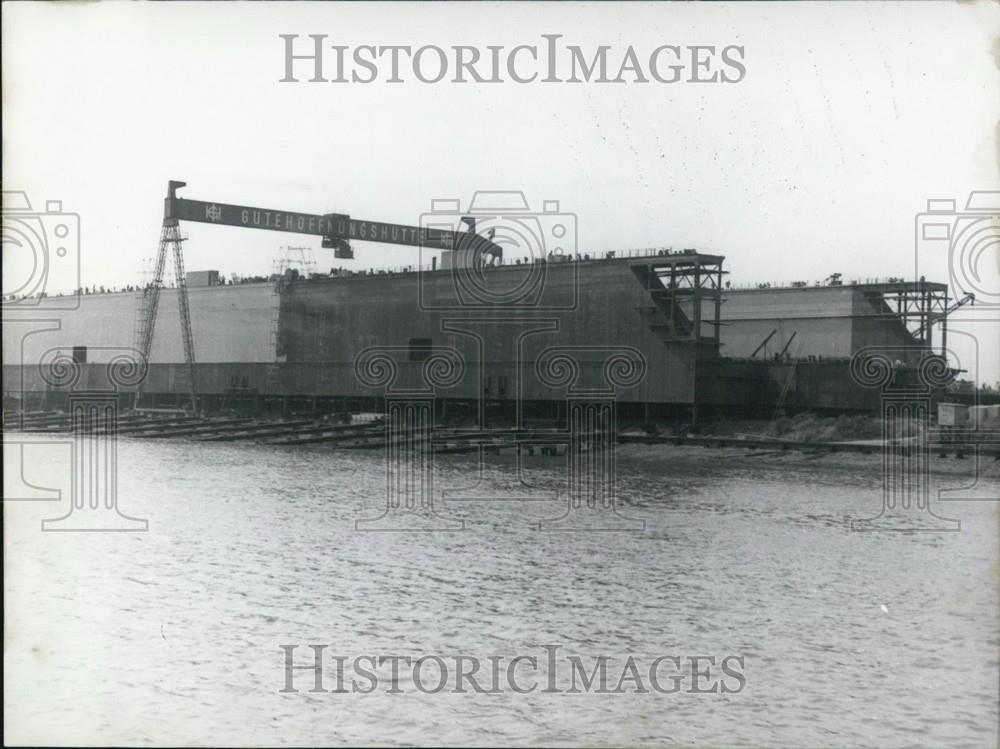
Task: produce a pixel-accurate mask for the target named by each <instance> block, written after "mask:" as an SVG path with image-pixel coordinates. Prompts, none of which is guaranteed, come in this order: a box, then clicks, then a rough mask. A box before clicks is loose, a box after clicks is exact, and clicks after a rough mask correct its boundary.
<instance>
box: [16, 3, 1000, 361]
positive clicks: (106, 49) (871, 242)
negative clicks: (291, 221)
mask: <svg viewBox="0 0 1000 749" xmlns="http://www.w3.org/2000/svg"><path fill="white" fill-rule="evenodd" d="M998 22H1000V11H998V6H997V4H996V3H986V2H981V3H963V4H955V3H907V4H885V5H882V4H873V3H864V4H861V3H859V4H846V3H839V4H836V5H835V6H834V5H827V4H821V3H801V4H800V3H796V4H776V5H767V4H736V5H726V4H711V5H704V4H698V5H688V4H685V5H672V4H671V5H667V4H664V5H638V4H628V5H611V4H600V5H596V4H595V5H571V4H538V5H536V4H532V5H528V4H518V5H513V6H502V7H501V6H498V5H489V4H480V3H477V4H472V5H458V4H447V5H438V6H427V5H421V6H416V5H408V4H391V5H384V6H379V5H375V4H367V3H366V4H360V5H344V4H337V5H318V4H302V5H288V4H276V3H275V4H272V3H262V4H218V5H216V4H191V5H180V4H175V3H170V4H156V5H147V4H124V3H99V4H98V3H73V4H68V3H67V4H22V3H5V4H4V6H3V97H4V101H3V104H4V133H3V138H4V143H3V148H4V153H3V155H4V167H3V170H4V174H3V178H4V189H5V190H25V191H27V192H28V194H29V197H30V200H31V201H32V202H33V205H34V207H35V208H44V201H45V200H52V199H57V200H62V201H63V210H64V211H67V212H72V213H77V214H79V216H80V220H81V232H82V233H81V257H82V263H83V278H82V283H83V284H84V285H97V284H103V285H105V286H113V285H124V284H128V283H133V282H135V281H136V279H137V278H138V271H139V268H140V265H141V260H142V259H143V258H146V257H150V256H151V255H153V254H154V252H155V249H156V242H157V238H158V232H159V224H160V219H161V216H162V199H163V196H164V192H165V187H166V182H167V180H168V179H181V180H184V181H186V182H188V184H189V187H187V188H186V189H185V191H184V193H183V194H185V195H187V196H189V197H192V198H199V199H204V200H211V201H220V202H230V203H240V204H249V205H256V206H264V207H268V208H279V209H288V210H295V211H302V212H317V213H320V212H326V211H331V210H339V211H344V212H348V213H350V214H351V215H352V216H353V217H357V218H364V219H373V220H383V221H393V222H398V223H417V222H418V221H419V217H420V214H421V213H422V212H424V211H427V210H428V209H429V208H430V201H431V200H432V199H435V198H460V199H462V200H463V201H466V200H468V199H469V198H470V197H471V195H472V194H473V193H474V192H475V191H476V190H491V189H518V190H523V191H524V192H525V194H526V196H527V198H528V200H529V202H530V203H531V204H532V206H537V207H539V208H540V207H541V202H542V201H543V200H553V199H554V200H559V201H560V203H561V208H562V210H564V211H567V212H572V213H575V214H576V215H577V217H578V238H577V242H578V247H579V249H580V251H581V252H594V251H604V250H608V249H627V248H637V247H648V246H664V245H667V246H674V247H678V248H679V247H694V248H697V249H700V250H703V251H707V252H713V253H720V254H723V255H725V256H726V258H727V267H728V269H729V270H730V271H731V274H732V275H731V276H730V278H731V280H732V281H733V282H734V283H750V282H759V281H772V282H773V281H790V280H797V279H802V280H808V281H810V282H811V281H813V280H817V279H822V278H824V277H826V276H828V275H829V274H830V273H832V272H841V273H843V274H844V276H845V279H847V280H849V279H851V278H864V277H869V276H905V277H907V278H913V277H914V276H915V275H918V274H925V275H927V277H928V278H929V279H934V280H938V279H940V280H947V269H946V265H945V261H944V256H943V254H939V255H937V256H932V257H928V258H926V259H923V260H921V264H920V265H919V268H915V264H914V217H915V214H917V213H918V212H920V211H921V210H923V208H924V205H925V202H926V200H927V199H928V198H942V197H944V198H949V197H950V198H955V199H957V200H958V201H959V207H960V208H961V207H964V204H965V199H966V197H967V195H968V193H969V191H970V190H973V189H980V190H982V189H994V190H995V189H998V187H1000V184H998V158H997V145H996V137H997V123H998V121H1000V97H998V90H1000V87H998V84H1000V80H998V68H997V63H998V59H1000V54H998V52H997V47H996V46H995V42H994V41H993V37H994V35H995V34H996V32H997V30H998V27H1000V23H998ZM279 34H302V35H305V34H327V35H329V39H328V42H329V43H331V44H334V43H336V44H342V45H347V46H350V47H354V46H357V45H363V44H372V45H411V46H413V47H417V46H421V45H425V44H436V45H439V46H441V47H444V48H448V47H451V46H453V45H473V46H478V47H482V48H485V46H486V45H504V46H505V47H507V48H510V47H513V46H516V45H519V44H531V45H541V44H542V43H543V40H542V38H541V35H542V34H562V35H563V39H562V40H561V41H562V43H563V44H577V45H580V46H581V47H583V48H584V49H585V50H588V51H590V52H592V51H593V50H595V49H596V48H597V47H598V46H599V45H610V47H611V50H610V52H609V59H612V60H616V61H617V60H620V59H621V56H622V54H624V51H625V50H626V49H627V47H628V46H629V45H632V46H633V47H634V48H636V49H637V50H643V51H645V54H646V55H647V56H648V54H649V51H650V50H652V49H654V48H656V47H659V46H661V45H664V44H672V45H680V46H685V45H715V46H717V47H723V46H726V45H739V46H742V47H743V48H744V59H743V62H744V64H745V67H746V75H745V77H744V78H743V80H742V81H740V82H739V83H735V84H691V83H675V84H661V83H656V82H652V83H648V84H635V83H630V84H626V85H620V84H600V83H593V82H591V83H582V84H566V83H564V84H542V83H537V82H536V83H531V84H518V83H515V82H513V81H509V80H508V81H506V82H504V83H499V84H488V83H484V84H477V83H467V84H456V83H450V82H441V83H437V84H424V83H420V82H418V81H415V80H413V79H412V76H410V79H409V80H408V82H406V83H403V84H388V83H385V82H384V80H378V81H376V82H374V83H370V84H363V83H305V82H302V83H280V82H279V79H280V78H281V77H282V76H283V74H284V60H283V54H284V47H283V42H282V40H281V39H280V38H279V36H278V35H279ZM640 56H641V55H640ZM307 67H308V65H306V66H303V67H301V68H296V69H297V70H300V69H301V70H302V71H303V75H302V77H303V78H305V77H308V76H307V74H306V68H307ZM187 230H188V231H189V233H190V236H191V241H190V242H188V243H187V245H186V260H187V266H188V269H189V270H197V269H206V268H217V269H219V270H220V271H221V272H223V273H224V274H227V275H228V274H231V273H234V272H235V273H239V274H242V275H256V274H266V273H268V272H269V271H270V269H271V266H272V261H273V259H274V258H275V256H276V255H277V253H278V250H279V248H280V247H281V246H283V245H287V244H294V245H309V246H312V247H314V248H315V257H316V260H317V264H318V266H319V268H321V269H327V268H329V267H331V266H332V265H334V264H335V261H334V258H333V256H332V251H330V250H322V249H320V248H319V241H318V239H316V238H310V237H304V236H296V235H285V234H279V233H272V232H254V231H243V230H238V229H223V228H219V227H211V226H200V225H192V226H190V227H188V228H187ZM356 250H357V259H356V260H354V261H348V262H347V263H340V264H343V265H347V266H348V267H356V268H367V267H369V266H373V265H404V264H408V263H412V262H414V261H415V259H416V250H411V249H409V248H404V247H393V246H387V245H363V244H360V243H359V244H357V245H356ZM9 263H10V261H9V259H8V258H7V257H6V256H5V258H4V272H5V275H7V274H8V273H10V272H12V271H15V270H16V269H12V268H10V267H9ZM991 272H997V269H996V267H995V265H994V266H992V269H991ZM53 273H54V277H53V281H52V287H53V289H55V288H56V287H58V286H59V285H60V284H62V285H64V286H66V287H71V286H74V285H75V284H73V283H72V279H69V278H63V277H61V276H59V275H58V274H57V273H56V271H53ZM8 287H9V284H7V283H6V282H5V284H4V288H5V291H6V290H7V289H8ZM992 288H993V289H996V288H997V283H996V278H994V279H993V281H992ZM996 316H997V317H1000V314H998V315H996ZM976 330H977V331H984V330H985V328H977V329H976ZM990 330H991V331H993V332H991V333H990V334H989V336H990V337H991V338H992V339H993V340H988V341H987V342H986V343H987V345H986V354H985V369H986V372H987V373H986V374H985V375H984V376H985V377H986V378H987V379H996V378H997V377H998V374H997V372H998V371H1000V354H998V351H997V349H998V348H1000V346H998V344H997V342H996V337H997V334H996V333H995V331H997V328H996V327H993V328H991V329H990ZM980 337H981V333H980Z"/></svg>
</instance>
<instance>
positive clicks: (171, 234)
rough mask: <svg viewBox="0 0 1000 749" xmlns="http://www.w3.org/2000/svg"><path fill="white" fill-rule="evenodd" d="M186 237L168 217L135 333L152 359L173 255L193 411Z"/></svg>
mask: <svg viewBox="0 0 1000 749" xmlns="http://www.w3.org/2000/svg"><path fill="white" fill-rule="evenodd" d="M186 239H187V237H184V236H182V235H181V231H180V224H179V222H178V221H177V219H175V218H165V219H164V220H163V227H162V228H161V229H160V245H159V247H158V248H157V251H156V264H155V266H154V270H153V278H152V279H151V280H150V282H149V283H148V284H146V286H145V288H143V289H142V290H141V292H140V293H141V294H142V296H141V297H140V301H139V325H138V328H137V332H136V348H137V349H138V350H139V351H140V353H141V354H142V356H143V361H146V362H148V361H149V353H150V351H151V350H152V347H153V333H154V331H155V330H156V312H157V309H158V307H159V304H160V291H161V290H162V288H163V270H164V266H165V265H166V261H167V253H168V252H172V253H173V257H174V281H175V283H176V285H177V310H178V312H179V314H180V323H181V340H182V342H183V344H184V363H185V367H184V370H183V371H184V373H185V375H186V378H187V382H186V383H185V384H186V385H187V391H188V393H189V394H190V398H191V411H192V412H193V413H196V412H197V411H198V388H197V383H196V381H195V374H194V337H193V335H192V334H191V310H190V307H189V306H188V294H187V278H186V276H185V274H184V251H183V248H182V243H183V242H184V241H185V240H186ZM141 388H142V385H141V384H140V385H139V387H138V388H137V389H136V393H135V405H136V406H138V405H139V397H140V395H141V394H142V390H141Z"/></svg>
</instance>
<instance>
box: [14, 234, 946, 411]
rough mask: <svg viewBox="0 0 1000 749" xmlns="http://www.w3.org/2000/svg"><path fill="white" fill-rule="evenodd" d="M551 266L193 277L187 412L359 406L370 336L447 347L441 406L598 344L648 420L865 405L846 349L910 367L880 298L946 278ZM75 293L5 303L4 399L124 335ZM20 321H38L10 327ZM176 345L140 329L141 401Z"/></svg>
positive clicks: (118, 308)
mask: <svg viewBox="0 0 1000 749" xmlns="http://www.w3.org/2000/svg"><path fill="white" fill-rule="evenodd" d="M557 260H558V259H552V260H550V261H549V262H544V263H543V262H535V263H531V264H527V263H525V264H508V265H501V266H498V267H492V268H485V269H483V268H473V267H469V268H464V269H463V268H461V267H459V266H458V265H457V264H455V263H451V264H450V265H451V267H449V268H445V269H442V268H437V269H434V270H422V271H413V272H404V273H379V272H374V273H363V274H347V273H342V274H339V275H332V276H328V277H321V278H312V279H308V280H306V279H292V278H291V277H288V278H285V279H282V280H280V281H277V282H269V283H260V284H243V285H226V286H206V287H191V288H189V289H188V297H189V306H190V319H191V329H192V335H193V341H194V356H193V359H194V361H195V362H196V364H194V368H195V376H196V378H197V382H198V388H199V397H200V398H201V400H202V406H203V407H205V408H209V409H213V408H224V407H230V406H232V405H233V404H236V403H239V404H242V406H243V407H252V408H255V409H257V410H258V411H260V410H264V409H268V410H272V411H273V410H274V409H281V408H284V409H286V410H287V409H288V408H296V407H304V406H307V405H311V406H312V407H316V408H320V409H322V408H323V407H324V404H332V406H331V407H340V406H343V405H344V404H345V403H347V404H354V406H355V407H360V404H364V403H370V404H374V403H376V402H377V401H378V399H379V398H380V397H382V396H384V394H385V393H384V388H382V387H381V386H378V385H373V384H371V380H370V378H365V377H364V376H363V373H362V375H361V376H359V371H358V366H359V361H360V360H361V359H363V357H364V356H365V355H366V353H367V352H371V351H372V350H374V349H378V348H382V349H388V350H390V351H391V353H392V357H393V359H394V362H395V364H394V366H396V367H397V368H398V370H399V372H398V379H397V386H399V384H400V383H401V384H403V385H405V384H406V383H411V384H412V385H413V386H414V387H416V386H417V383H418V380H419V378H420V376H421V373H422V372H423V368H424V365H425V362H426V361H427V359H428V358H429V357H430V356H431V355H432V354H433V353H434V352H436V351H449V352H455V354H456V355H457V356H458V358H459V359H460V360H461V365H462V368H463V373H462V376H461V377H460V378H458V380H457V381H455V382H450V383H449V384H448V386H447V387H440V388H437V392H436V396H437V397H438V398H439V399H441V400H442V402H449V401H450V402H467V403H476V402H479V403H483V402H485V403H488V404H494V405H497V404H501V405H502V404H505V403H514V402H517V403H523V404H545V403H558V402H561V401H563V400H564V399H565V397H566V388H565V387H564V386H563V385H553V384H552V382H551V378H548V379H547V378H546V377H545V376H544V372H541V371H539V366H540V364H539V363H540V362H541V361H542V360H543V359H544V358H545V355H546V353H547V352H551V351H552V350H553V349H555V348H561V349H572V350H573V351H574V352H575V353H574V354H573V355H574V357H575V358H576V361H577V363H578V366H579V367H580V368H581V374H580V377H581V378H582V380H587V379H588V378H590V379H593V378H599V376H600V375H601V369H602V367H605V366H606V363H607V359H608V356H609V355H610V353H609V352H611V351H613V350H628V351H634V352H637V353H638V355H639V357H640V358H641V360H642V362H643V366H644V368H645V373H644V376H643V377H641V378H640V379H638V380H637V381H636V382H634V383H631V382H628V383H625V384H623V385H621V386H619V387H616V392H615V397H616V398H617V400H618V401H619V402H620V403H622V404H624V405H628V404H632V405H633V406H634V407H635V408H637V409H638V408H641V409H644V411H645V413H646V414H647V415H648V414H649V410H650V409H653V411H654V412H655V411H656V410H661V411H669V410H671V409H673V410H674V411H681V412H696V410H697V409H698V408H703V409H704V408H707V409H711V408H727V409H737V410H749V411H756V412H766V411H768V410H772V409H773V408H774V407H775V406H776V405H778V406H781V407H786V408H818V409H833V410H867V409H871V408H874V407H876V406H877V394H875V393H873V392H871V391H866V390H865V389H863V388H861V387H859V386H857V385H856V384H855V383H852V381H851V379H850V377H849V374H848V367H847V362H848V360H849V358H850V356H851V355H852V354H853V353H854V352H856V351H858V350H860V349H861V348H864V347H871V346H876V347H885V348H886V349H887V350H892V351H894V352H898V351H899V350H900V349H903V350H909V351H911V352H912V356H906V357H905V358H907V359H909V360H911V362H915V360H916V358H918V357H920V356H923V355H925V354H926V353H928V352H929V347H930V336H929V335H926V334H925V332H924V331H926V330H927V329H928V328H929V325H930V322H933V320H932V319H931V318H928V316H927V315H925V316H924V317H921V318H920V319H919V320H917V321H916V322H914V321H913V320H910V319H908V318H907V317H906V316H905V315H901V314H899V312H898V310H896V309H893V306H892V304H890V303H889V302H890V301H891V300H892V299H895V298H896V297H895V296H893V295H897V296H898V294H899V293H900V292H901V291H905V292H906V293H907V294H910V295H914V296H917V297H920V298H921V299H923V302H922V303H921V304H920V305H918V308H919V309H921V310H931V311H930V312H928V315H933V314H934V313H933V310H934V309H937V308H938V307H937V306H935V305H938V306H940V305H939V301H940V298H941V297H942V296H943V297H944V300H945V303H944V306H945V307H946V306H947V296H946V287H944V286H943V285H940V284H929V283H916V284H905V285H900V284H898V283H897V284H891V285H877V284H860V285H848V286H835V287H830V286H823V287H809V288H794V289H753V290H726V289H724V287H723V271H722V261H723V258H721V257H718V256H709V255H700V254H696V253H663V252H660V253H649V254H641V253H640V254H639V255H638V256H633V257H622V256H615V257H604V258H601V259H581V260H578V261H557ZM904 287H905V288H904ZM921 295H923V296H921ZM76 301H77V302H78V304H74V305H69V306H72V307H74V308H73V309H66V310H64V311H60V310H58V309H49V310H47V311H46V312H45V314H44V315H39V314H37V312H36V313H28V314H26V315H24V316H23V317H24V319H23V321H22V322H23V324H17V321H18V319H19V318H18V316H19V315H20V314H21V310H19V309H17V308H16V307H11V308H8V309H5V317H4V335H3V346H4V349H3V363H4V372H3V374H4V395H5V402H6V403H8V404H11V403H15V404H18V405H19V406H20V407H26V408H32V407H39V406H48V407H54V406H57V405H58V402H59V400H60V398H64V397H65V393H63V392H62V389H61V388H60V387H59V386H58V384H53V383H52V381H51V378H47V377H45V376H44V369H45V367H46V366H48V365H47V364H46V361H47V359H46V357H49V358H51V356H52V353H51V352H52V351H54V350H61V351H64V352H69V351H75V352H76V353H75V354H74V355H75V356H76V357H77V360H78V361H80V364H81V370H82V371H83V381H82V384H81V383H80V382H78V383H77V387H80V386H83V385H86V381H87V378H88V377H95V378H99V377H101V375H100V374H99V373H98V372H97V371H98V370H100V369H101V368H102V366H103V364H104V363H106V361H107V360H108V359H109V358H111V357H112V356H114V355H115V351H120V349H121V347H123V346H128V345H130V343H131V342H132V341H133V338H134V321H135V319H136V311H137V304H139V303H140V300H137V297H136V295H135V294H126V293H122V294H101V295H84V296H81V297H79V298H78V299H77V300H76ZM178 302H179V299H178V294H177V292H176V290H173V289H169V288H165V289H163V291H162V293H161V297H160V300H159V307H160V314H161V316H162V319H163V320H176V319H178V315H179V310H178V309H177V306H178ZM32 317H33V318H35V319H39V318H46V319H48V320H49V321H50V322H49V324H48V325H47V326H46V325H38V326H36V327H37V330H36V332H31V333H30V334H27V335H26V333H29V331H30V329H31V318H32ZM916 325H920V326H921V328H920V329H916V328H915V326H916ZM765 339H766V342H765V345H764V346H761V342H762V341H765ZM184 345H185V341H184V338H183V336H182V331H180V330H178V329H177V326H176V325H173V326H172V325H169V324H162V323H161V324H160V325H158V326H157V327H156V330H155V334H154V336H153V340H152V341H151V343H150V345H149V367H148V373H147V375H146V379H145V381H144V382H143V384H142V388H141V390H142V394H143V399H144V400H145V402H146V403H147V404H149V403H170V402H173V401H175V402H178V403H179V402H181V400H182V399H184V398H186V397H187V396H188V394H189V382H190V378H189V377H188V374H187V371H186V369H185V368H186V367H187V366H188V365H187V364H186V361H187V358H186V357H185V350H184ZM81 352H83V353H82V355H81ZM90 370H94V372H93V373H90Z"/></svg>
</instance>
